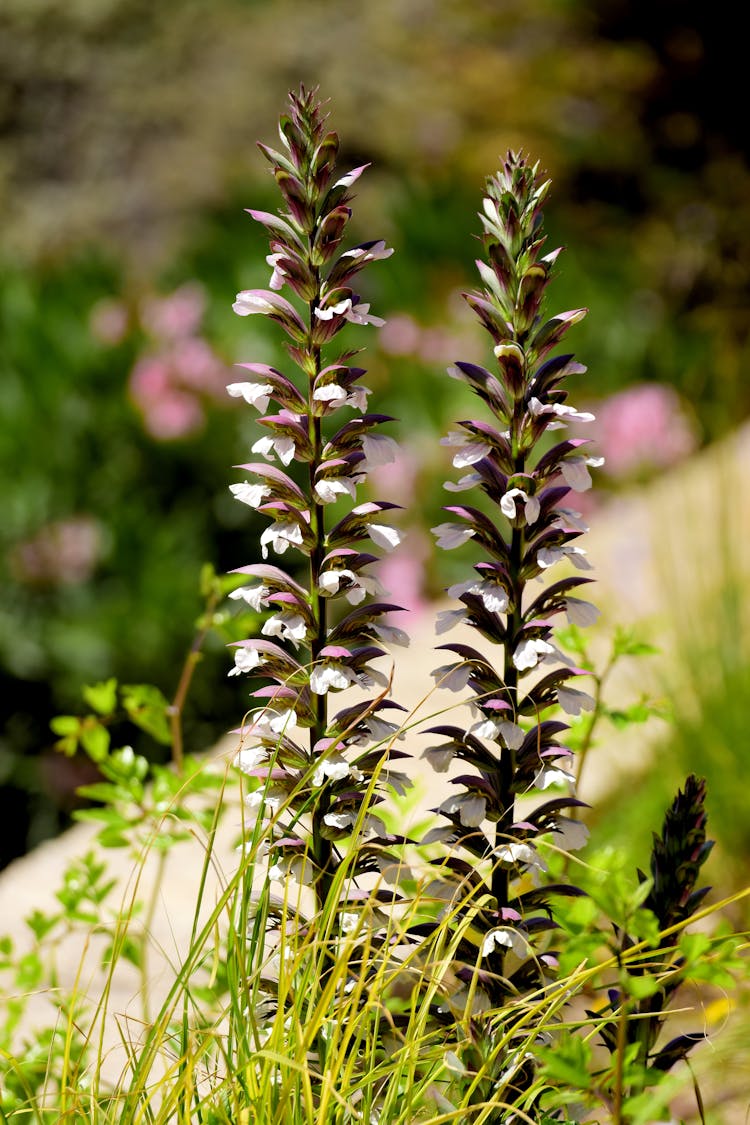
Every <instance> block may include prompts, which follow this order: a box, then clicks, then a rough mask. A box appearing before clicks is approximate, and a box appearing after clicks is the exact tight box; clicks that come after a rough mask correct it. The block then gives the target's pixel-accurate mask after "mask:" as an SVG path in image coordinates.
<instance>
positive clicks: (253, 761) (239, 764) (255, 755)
mask: <svg viewBox="0 0 750 1125" xmlns="http://www.w3.org/2000/svg"><path fill="white" fill-rule="evenodd" d="M266 761H268V751H267V750H266V748H265V747H264V746H246V747H244V748H243V749H242V750H238V751H237V753H236V754H235V757H234V763H233V764H234V766H235V767H236V769H238V770H240V772H241V773H250V772H251V771H252V770H254V769H256V768H257V767H258V766H261V765H263V763H264V762H266Z"/></svg>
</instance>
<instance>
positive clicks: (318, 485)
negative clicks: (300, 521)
mask: <svg viewBox="0 0 750 1125" xmlns="http://www.w3.org/2000/svg"><path fill="white" fill-rule="evenodd" d="M315 494H316V496H317V497H318V499H319V500H320V502H321V504H333V503H334V501H336V500H338V498H339V496H351V498H352V499H355V498H356V495H357V486H356V483H355V481H354V480H353V479H352V478H351V477H329V478H326V477H321V479H320V480H318V481H316V482H315Z"/></svg>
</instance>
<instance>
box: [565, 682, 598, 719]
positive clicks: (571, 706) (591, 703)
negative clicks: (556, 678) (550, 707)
mask: <svg viewBox="0 0 750 1125" xmlns="http://www.w3.org/2000/svg"><path fill="white" fill-rule="evenodd" d="M557 702H558V703H559V704H560V706H561V707H562V709H563V711H564V712H565V714H566V715H580V713H581V711H593V710H594V707H595V706H596V701H595V700H594V699H592V697H591V696H590V695H589V694H588V692H585V691H579V690H578V688H572V687H567V686H562V685H561V686H560V687H559V688H558V689H557Z"/></svg>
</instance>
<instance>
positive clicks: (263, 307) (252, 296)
mask: <svg viewBox="0 0 750 1125" xmlns="http://www.w3.org/2000/svg"><path fill="white" fill-rule="evenodd" d="M232 308H233V309H234V311H235V312H236V313H237V316H250V315H251V314H252V313H268V312H273V305H272V304H270V303H269V302H268V301H266V300H264V299H263V298H262V297H259V296H258V295H257V293H253V291H252V290H251V289H243V290H242V292H241V293H238V294H237V299H236V300H235V302H234V304H233V305H232Z"/></svg>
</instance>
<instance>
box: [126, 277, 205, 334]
mask: <svg viewBox="0 0 750 1125" xmlns="http://www.w3.org/2000/svg"><path fill="white" fill-rule="evenodd" d="M205 310H206V294H205V291H204V289H203V286H202V285H199V284H198V282H196V281H187V282H185V284H184V285H181V286H180V287H179V289H175V291H174V293H170V294H169V296H168V297H150V298H149V299H148V300H146V301H144V302H143V305H142V306H141V323H142V325H143V327H144V328H146V329H147V330H148V331H149V332H151V333H152V334H153V335H154V336H158V337H161V338H162V339H166V340H176V339H179V337H181V336H190V335H191V334H192V333H193V332H195V331H196V329H197V328H198V327H199V326H200V323H201V321H202V319H203V314H204V312H205Z"/></svg>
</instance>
